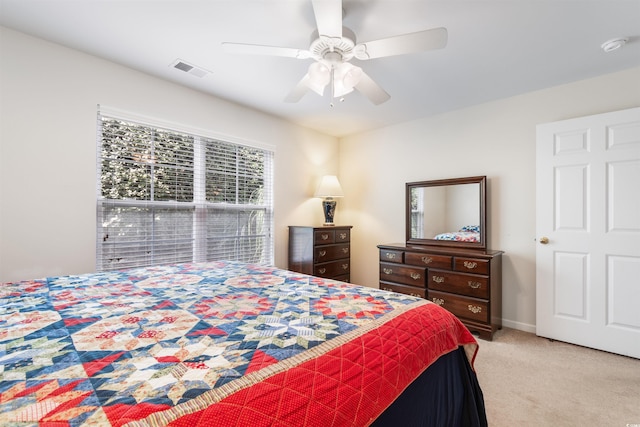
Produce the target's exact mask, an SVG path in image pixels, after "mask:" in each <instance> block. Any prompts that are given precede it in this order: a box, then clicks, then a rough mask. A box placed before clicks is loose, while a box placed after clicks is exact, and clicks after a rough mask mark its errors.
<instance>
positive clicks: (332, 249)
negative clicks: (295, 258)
mask: <svg viewBox="0 0 640 427" xmlns="http://www.w3.org/2000/svg"><path fill="white" fill-rule="evenodd" d="M313 254H314V260H315V262H316V263H320V262H327V261H333V260H336V259H340V258H349V244H348V243H346V244H343V245H329V246H317V247H316V248H315V249H314V250H313Z"/></svg>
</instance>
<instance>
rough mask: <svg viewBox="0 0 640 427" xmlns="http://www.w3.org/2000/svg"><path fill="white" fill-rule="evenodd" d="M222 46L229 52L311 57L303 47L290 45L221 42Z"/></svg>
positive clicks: (301, 57) (300, 57)
mask: <svg viewBox="0 0 640 427" xmlns="http://www.w3.org/2000/svg"><path fill="white" fill-rule="evenodd" d="M222 48H223V49H224V50H225V51H227V52H230V53H240V54H249V55H269V56H284V57H287V58H298V59H306V58H310V57H311V52H309V51H308V50H304V49H296V48H291V47H277V46H264V45H258V44H246V43H230V42H223V43H222Z"/></svg>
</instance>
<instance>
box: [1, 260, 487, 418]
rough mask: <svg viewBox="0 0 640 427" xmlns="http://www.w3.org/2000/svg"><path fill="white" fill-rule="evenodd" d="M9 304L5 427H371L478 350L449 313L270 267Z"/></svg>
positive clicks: (52, 288) (34, 292)
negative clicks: (447, 365)
mask: <svg viewBox="0 0 640 427" xmlns="http://www.w3.org/2000/svg"><path fill="white" fill-rule="evenodd" d="M2 289H4V292H5V294H4V295H3V294H0V297H1V298H3V301H9V303H8V304H4V305H3V306H2V308H0V326H2V327H3V329H4V331H0V369H1V370H0V378H1V379H2V382H1V383H0V424H2V423H13V424H16V425H20V424H21V423H25V424H29V423H33V422H36V423H37V422H39V423H40V425H52V426H53V425H56V426H57V425H78V426H80V425H114V426H121V425H125V424H127V425H131V426H143V425H144V426H147V425H167V424H169V425H174V426H188V427H193V426H196V425H212V426H213V425H215V426H296V427H297V426H302V425H305V426H322V427H326V426H364V425H368V424H369V423H371V422H372V421H373V420H374V419H375V418H376V417H377V416H378V415H379V414H380V413H381V412H382V411H384V409H385V408H387V407H388V406H389V405H390V404H391V403H392V402H393V401H394V400H395V398H396V397H397V396H398V395H399V394H400V393H401V392H402V391H403V390H404V389H405V388H406V387H407V386H408V385H409V384H410V383H411V382H412V381H413V380H414V379H415V378H416V377H417V376H418V375H420V374H421V373H422V372H423V371H424V370H425V369H426V368H427V367H428V366H429V365H430V364H431V363H432V362H433V361H435V360H436V359H437V358H438V357H440V356H441V355H443V354H446V353H449V352H451V351H453V350H455V349H457V348H458V347H459V346H460V345H463V346H465V350H466V351H467V356H468V357H469V359H470V361H473V358H474V357H475V352H476V351H477V344H476V341H475V339H474V338H473V336H472V335H471V334H470V333H469V331H468V330H467V329H466V328H465V327H464V326H463V325H462V324H461V323H460V321H459V320H458V319H456V318H455V317H454V316H453V315H451V314H450V313H449V312H448V311H446V310H444V309H442V308H441V307H439V306H437V305H435V304H432V303H429V302H427V301H425V300H420V299H417V298H413V297H409V296H404V295H400V294H394V293H389V292H385V291H381V290H378V289H372V288H363V287H358V286H354V285H350V284H346V283H341V282H335V281H331V280H325V279H318V278H312V277H310V276H304V275H300V274H297V273H292V272H288V271H285V270H278V269H274V268H270V267H260V266H247V265H242V264H238V263H209V264H206V265H181V266H171V267H163V268H161V269H158V268H155V269H154V268H151V269H138V270H136V271H129V272H122V273H105V274H102V275H86V276H74V277H67V278H51V279H48V280H47V281H46V282H44V281H42V282H30V283H22V284H8V285H7V286H6V287H3V288H2ZM0 292H2V291H0ZM142 314H144V316H146V317H144V316H143V315H142ZM154 316H156V317H154ZM11 319H13V320H11ZM168 325H169V326H168ZM283 325H284V326H283ZM177 331H180V333H179V334H177ZM54 341H55V343H56V346H55V350H51V348H52V345H53V344H52V343H53V342H54ZM38 346H41V347H42V348H45V347H46V348H47V349H49V350H48V353H47V354H46V357H44V356H45V355H44V354H38V351H39V350H38ZM39 356H40V357H39ZM43 357H44V359H43ZM56 363H57V365H56ZM41 365H42V366H41ZM56 366H57V367H56Z"/></svg>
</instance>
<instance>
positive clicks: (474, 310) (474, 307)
mask: <svg viewBox="0 0 640 427" xmlns="http://www.w3.org/2000/svg"><path fill="white" fill-rule="evenodd" d="M467 308H468V309H469V311H470V312H472V313H473V314H478V313H480V312H482V307H480V306H478V305H472V304H469V305H468V306H467Z"/></svg>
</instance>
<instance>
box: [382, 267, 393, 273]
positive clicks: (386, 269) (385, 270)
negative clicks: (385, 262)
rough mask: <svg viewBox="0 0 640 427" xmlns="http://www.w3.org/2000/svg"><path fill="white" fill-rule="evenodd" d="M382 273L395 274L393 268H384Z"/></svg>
mask: <svg viewBox="0 0 640 427" xmlns="http://www.w3.org/2000/svg"><path fill="white" fill-rule="evenodd" d="M382 272H383V273H384V274H391V273H393V269H391V268H383V269H382Z"/></svg>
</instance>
